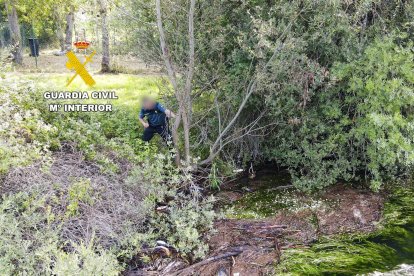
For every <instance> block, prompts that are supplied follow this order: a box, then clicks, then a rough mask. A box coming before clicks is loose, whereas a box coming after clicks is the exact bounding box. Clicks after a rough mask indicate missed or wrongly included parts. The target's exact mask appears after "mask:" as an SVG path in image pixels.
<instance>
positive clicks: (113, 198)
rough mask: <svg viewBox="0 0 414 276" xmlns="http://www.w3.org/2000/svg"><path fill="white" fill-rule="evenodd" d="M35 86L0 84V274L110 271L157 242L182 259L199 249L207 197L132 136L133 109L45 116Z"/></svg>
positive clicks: (209, 218)
mask: <svg viewBox="0 0 414 276" xmlns="http://www.w3.org/2000/svg"><path fill="white" fill-rule="evenodd" d="M40 93H41V91H39V90H38V89H37V88H36V86H35V85H34V83H33V82H32V81H15V80H13V82H10V81H8V80H7V79H3V80H2V82H1V84H0V104H1V106H2V109H1V111H0V116H1V121H2V125H1V132H0V146H1V152H2V154H1V155H0V161H1V168H2V171H1V173H2V174H1V185H0V191H1V194H2V199H1V205H0V206H1V208H0V221H1V227H0V236H1V238H0V251H1V254H0V255H1V257H0V267H1V271H2V272H4V273H6V274H9V275H12V274H28V275H33V274H39V273H40V274H44V275H50V274H56V275H69V274H70V275H74V274H77V275H78V274H79V275H118V274H119V273H120V272H121V271H123V270H124V269H125V268H126V266H127V265H128V261H129V260H130V259H131V258H132V257H133V256H135V255H137V254H138V253H140V252H143V251H144V252H145V250H144V248H151V247H155V246H156V241H157V240H163V241H165V242H167V243H169V244H170V245H171V246H172V247H173V248H175V250H177V251H178V252H179V253H180V254H181V256H182V257H183V258H188V259H191V260H197V259H199V258H201V257H203V256H204V255H205V254H206V252H207V247H206V245H205V243H203V242H201V239H202V236H203V235H204V234H205V233H208V232H210V231H212V222H213V220H214V218H215V217H216V216H217V215H216V214H215V213H214V212H213V210H212V203H213V201H214V199H213V198H207V199H202V198H201V197H200V194H199V191H198V189H197V187H196V186H195V185H194V183H193V182H192V178H191V172H188V173H184V174H182V173H180V172H179V171H178V170H177V168H176V167H175V166H174V165H173V164H172V163H171V160H170V158H169V156H170V153H169V152H168V150H166V151H164V152H163V153H160V152H158V151H157V150H156V146H155V145H145V144H143V143H141V142H140V140H139V139H137V134H136V132H134V131H136V129H134V128H132V129H131V128H130V125H129V121H128V120H134V117H133V115H131V114H130V113H129V112H128V111H126V110H124V109H122V107H119V108H118V109H116V110H115V112H114V113H113V114H112V115H113V116H112V117H111V120H108V118H107V116H108V115H102V114H92V113H91V114H75V113H73V114H69V113H61V114H50V113H48V112H45V110H46V108H47V103H46V102H43V101H41V100H39V99H41V94H40ZM127 114H128V116H126V115H127ZM167 198H169V201H168V202H167V201H166V199H167ZM171 199H172V200H171ZM163 202H167V203H166V204H167V206H168V212H167V213H159V212H157V211H156V207H157V206H158V204H160V203H163ZM150 253H151V251H148V253H147V254H150ZM29 256H30V257H29ZM145 260H146V258H145V254H144V256H142V262H143V263H145Z"/></svg>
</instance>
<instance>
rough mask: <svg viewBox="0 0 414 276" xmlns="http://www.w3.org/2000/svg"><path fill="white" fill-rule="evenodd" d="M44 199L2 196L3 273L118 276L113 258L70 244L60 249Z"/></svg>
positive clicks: (91, 247)
mask: <svg viewBox="0 0 414 276" xmlns="http://www.w3.org/2000/svg"><path fill="white" fill-rule="evenodd" d="M48 215H49V214H48V212H47V211H46V210H45V205H44V201H42V200H38V199H36V197H35V196H34V195H29V194H27V193H17V194H15V195H11V196H4V197H3V198H2V201H1V203H0V271H1V272H2V274H4V275H74V274H76V275H118V274H119V273H120V271H121V267H120V266H119V264H118V262H117V259H116V257H115V256H114V255H113V254H111V253H110V252H107V251H102V250H100V249H99V248H97V247H95V246H94V245H93V243H89V245H88V246H85V245H82V244H73V247H74V248H75V250H74V251H72V252H70V253H66V252H65V251H63V245H64V244H63V243H62V242H60V241H59V228H60V227H59V225H54V224H52V223H50V220H49V219H48V218H49V216H48Z"/></svg>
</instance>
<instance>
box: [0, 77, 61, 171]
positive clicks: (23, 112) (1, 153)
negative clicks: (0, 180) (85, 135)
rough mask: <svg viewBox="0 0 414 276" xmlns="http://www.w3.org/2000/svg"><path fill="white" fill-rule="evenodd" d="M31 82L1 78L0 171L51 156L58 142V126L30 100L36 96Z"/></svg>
mask: <svg viewBox="0 0 414 276" xmlns="http://www.w3.org/2000/svg"><path fill="white" fill-rule="evenodd" d="M34 91H35V90H34V87H33V85H32V83H27V82H22V81H18V80H14V81H12V82H10V81H1V82H0V106H1V108H0V174H2V173H5V172H7V171H8V169H9V168H10V167H13V166H18V165H26V164H29V163H30V162H32V161H34V160H36V159H39V158H47V157H48V156H49V149H50V148H55V147H56V146H57V145H58V141H57V140H56V138H55V137H56V133H57V129H56V128H55V127H53V126H52V125H50V124H47V123H46V122H45V121H44V120H43V118H42V117H41V113H40V111H39V110H38V109H37V108H36V107H33V106H31V105H30V104H29V103H30V101H31V100H32V99H33V98H34V97H35V92H34Z"/></svg>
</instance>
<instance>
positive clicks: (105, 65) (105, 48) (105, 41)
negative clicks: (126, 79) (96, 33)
mask: <svg viewBox="0 0 414 276" xmlns="http://www.w3.org/2000/svg"><path fill="white" fill-rule="evenodd" d="M99 5H100V14H101V20H102V21H101V24H102V62H101V72H103V73H105V72H110V71H111V69H110V66H109V64H110V63H109V30H108V18H107V4H106V2H105V0H100V1H99Z"/></svg>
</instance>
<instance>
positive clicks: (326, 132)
mask: <svg viewBox="0 0 414 276" xmlns="http://www.w3.org/2000/svg"><path fill="white" fill-rule="evenodd" d="M403 37H404V36H403ZM398 38H399V37H396V36H389V37H386V38H384V39H383V40H382V41H375V42H373V43H372V45H370V46H369V47H368V48H367V49H366V51H365V52H364V53H363V54H361V56H359V57H358V58H357V59H355V60H353V61H351V62H348V63H337V64H335V66H334V67H333V68H332V70H331V72H330V75H331V76H330V80H327V79H326V77H324V74H323V72H324V70H321V69H317V67H316V68H315V67H313V68H312V67H310V68H309V70H312V71H314V70H316V71H319V73H318V74H319V75H316V74H315V75H314V84H313V85H312V86H311V88H309V91H308V92H307V93H308V95H309V99H308V102H307V104H306V107H305V108H304V107H303V100H302V105H299V106H298V105H297V101H291V102H290V101H287V104H288V105H287V106H286V100H288V97H292V95H291V93H296V91H297V90H298V89H300V87H299V83H298V85H297V86H296V87H293V89H292V90H291V92H289V90H288V88H289V87H291V86H292V83H291V84H286V87H283V89H282V91H284V93H288V94H287V95H282V94H280V93H277V94H276V95H277V96H280V98H278V99H274V98H271V101H270V103H271V104H275V106H274V107H273V106H272V111H273V113H274V115H275V116H278V115H280V116H282V118H283V119H284V120H285V121H286V122H288V125H287V126H285V127H284V128H283V129H279V131H278V136H279V138H278V139H277V140H275V141H271V142H269V143H268V145H269V147H270V148H269V150H270V156H274V157H276V158H277V159H278V160H280V161H281V162H282V164H284V165H287V166H288V167H289V168H290V171H291V173H292V176H293V182H294V184H295V185H296V186H297V187H299V188H301V189H304V190H312V189H315V188H319V189H320V188H323V187H326V186H328V185H331V184H333V183H335V182H336V181H338V180H339V179H344V180H351V179H353V180H358V179H368V180H371V188H372V189H374V190H378V189H380V188H381V183H382V182H383V181H384V180H386V179H389V178H391V177H393V176H396V175H398V174H401V173H402V172H404V170H406V169H409V168H410V167H411V165H412V164H413V156H412V152H413V139H412V137H413V134H414V133H413V124H412V114H411V110H412V102H413V101H412V100H413V98H412V97H413V88H414V86H413V85H414V82H413V80H414V74H413V69H414V68H413V66H414V65H413V63H412V59H413V53H412V51H411V47H412V46H411V44H408V45H401V46H398V45H397V44H396V43H395V42H394V41H395V40H396V39H398ZM294 56H295V54H294V55H292V58H293V57H294ZM290 60H292V59H291V58H290ZM279 62H281V61H277V63H276V64H279ZM305 66H306V64H305ZM307 66H309V65H307ZM273 68H274V67H273ZM302 68H303V66H302ZM275 70H276V74H277V76H278V75H280V74H283V73H282V72H281V70H282V69H277V68H276V69H275ZM302 70H303V69H302ZM264 84H265V87H266V89H269V84H266V83H265V82H264ZM293 84H294V83H293ZM301 93H303V92H301ZM276 95H274V96H273V95H272V97H275V96H276ZM293 95H294V94H293ZM283 105H285V106H284V107H283ZM282 108H283V109H282ZM283 112H285V113H284V114H282V113H283Z"/></svg>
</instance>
